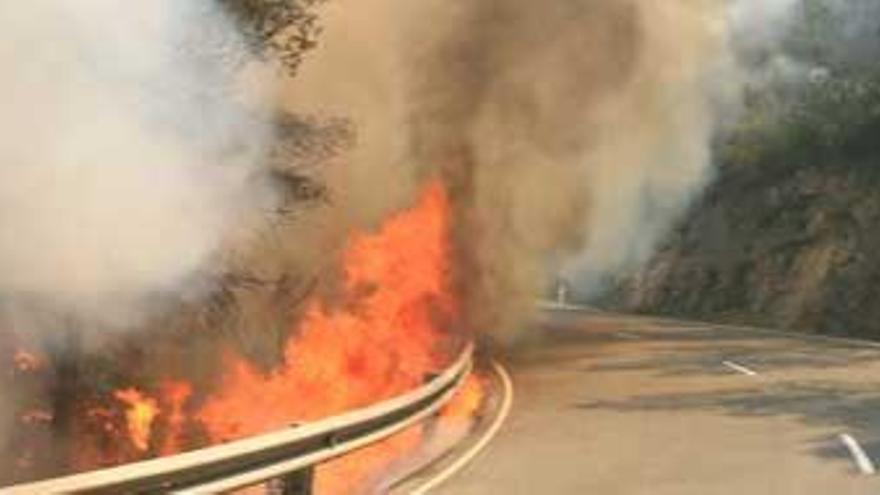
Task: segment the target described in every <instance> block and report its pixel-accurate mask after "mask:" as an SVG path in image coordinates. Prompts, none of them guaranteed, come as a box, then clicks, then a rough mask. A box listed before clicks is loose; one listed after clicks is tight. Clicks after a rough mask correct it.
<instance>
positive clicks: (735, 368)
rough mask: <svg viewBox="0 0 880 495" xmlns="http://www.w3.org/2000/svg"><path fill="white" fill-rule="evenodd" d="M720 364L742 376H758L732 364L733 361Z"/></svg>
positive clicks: (741, 366)
mask: <svg viewBox="0 0 880 495" xmlns="http://www.w3.org/2000/svg"><path fill="white" fill-rule="evenodd" d="M721 364H723V365H724V366H727V367H728V368H730V369H732V370H734V371H736V372H739V373H742V374H743V375H748V376H758V372H757V371H754V370H750V369H748V368H746V367H745V366H743V365H741V364H737V363H734V362H733V361H724V362H722V363H721Z"/></svg>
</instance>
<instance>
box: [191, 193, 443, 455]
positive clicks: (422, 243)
mask: <svg viewBox="0 0 880 495" xmlns="http://www.w3.org/2000/svg"><path fill="white" fill-rule="evenodd" d="M447 212H448V202H447V199H446V195H445V192H444V190H443V187H442V186H441V185H440V184H439V183H437V184H432V185H431V186H430V187H429V188H428V189H427V190H426V192H425V194H424V195H423V197H422V199H421V201H420V202H419V204H418V205H417V206H416V207H415V208H414V209H412V210H410V211H406V212H402V213H399V214H397V215H396V216H394V217H392V218H391V219H390V220H388V221H387V222H386V223H385V225H384V226H383V227H382V228H381V229H380V230H379V232H377V233H376V234H373V235H364V234H361V235H356V236H355V237H354V238H353V240H352V243H351V245H350V247H349V249H348V250H347V251H346V252H345V254H344V263H345V287H344V294H343V298H344V300H345V303H346V304H344V305H342V306H339V307H329V306H328V305H327V304H326V303H324V302H323V301H321V300H313V301H311V302H310V303H309V304H308V309H307V311H306V315H305V317H304V319H303V321H302V322H301V324H300V326H299V328H298V330H297V331H296V332H295V335H296V336H295V337H294V338H292V339H291V340H290V341H289V342H288V343H287V345H286V348H285V354H284V357H285V359H284V366H282V367H281V368H280V369H277V370H275V371H273V372H272V373H270V374H268V375H264V374H261V373H259V372H258V371H256V370H255V369H254V368H253V367H252V366H251V365H250V364H249V363H248V362H247V361H245V360H243V359H240V358H235V357H230V358H229V365H228V373H227V376H226V377H225V379H224V382H223V387H222V390H221V391H220V393H219V394H217V395H216V396H213V397H211V398H210V399H209V400H208V401H207V402H206V403H205V404H204V406H203V407H202V409H201V410H200V411H199V413H198V417H199V419H200V420H201V422H202V423H203V424H204V426H205V428H206V429H207V431H208V433H209V435H210V437H211V438H212V439H213V440H215V441H225V440H229V439H233V438H239V437H242V436H245V435H251V434H254V433H258V432H262V431H265V430H267V429H271V428H277V427H281V426H284V425H287V424H289V423H291V422H294V421H310V420H314V419H318V418H321V417H325V416H328V415H331V414H336V413H340V412H343V411H346V410H348V409H351V408H355V407H359V406H364V405H366V404H369V403H373V402H376V401H378V400H381V399H383V398H387V397H391V396H394V395H396V394H399V393H401V392H404V391H406V390H409V389H412V388H414V387H417V386H419V385H420V384H422V383H423V381H424V379H425V376H426V374H427V373H429V372H431V371H434V370H436V369H438V367H440V366H441V365H442V358H443V356H442V354H441V352H440V351H441V349H440V348H439V344H440V343H441V337H442V336H443V333H444V330H445V328H444V326H443V321H444V318H445V319H446V320H447V321H448V320H449V319H450V318H452V317H453V315H454V311H455V310H454V301H453V299H452V297H451V296H450V295H449V293H448V266H447V258H448V257H447V238H446V236H447V218H446V215H447Z"/></svg>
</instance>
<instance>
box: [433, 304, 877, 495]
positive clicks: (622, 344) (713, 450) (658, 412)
mask: <svg viewBox="0 0 880 495" xmlns="http://www.w3.org/2000/svg"><path fill="white" fill-rule="evenodd" d="M537 327H538V328H536V329H535V330H534V331H533V334H532V335H531V336H530V340H531V342H530V343H529V345H525V346H523V348H522V349H521V350H520V351H517V352H516V353H515V354H513V355H511V356H509V357H508V359H507V360H506V365H507V367H508V369H509V370H510V372H511V374H512V376H513V381H514V386H515V390H516V402H515V404H514V407H513V409H512V412H511V414H510V416H509V417H508V419H507V422H506V423H505V424H504V426H503V428H502V429H501V431H500V433H499V434H498V436H497V437H496V438H495V439H494V441H493V442H492V443H491V444H490V445H489V446H488V448H486V450H484V451H483V452H482V453H481V454H480V455H479V456H478V457H477V458H476V459H475V460H474V461H473V462H472V463H470V464H469V465H467V466H466V467H465V468H464V469H463V470H461V471H460V472H458V473H457V474H456V475H455V476H454V477H452V478H451V479H450V480H449V481H448V482H446V483H444V484H443V485H441V486H440V487H439V488H437V489H435V490H433V491H431V493H432V494H438V495H441V494H442V495H492V494H505V495H518V494H521V495H545V494H577V495H581V494H596V495H626V494H650V495H667V494H669V495H671V494H675V495H689V494H693V495H712V494H749V495H756V494H774V495H778V494H792V495H803V494H822V495H826V494H827V495H846V494H872V495H877V494H880V476H877V475H872V474H870V473H871V471H872V470H873V468H874V465H873V463H874V462H878V461H880V348H875V347H870V346H856V345H847V344H844V343H833V342H827V341H817V340H806V339H801V338H798V337H796V336H790V337H789V336H784V335H773V334H763V333H755V332H751V331H746V330H742V329H730V328H726V327H716V326H711V325H705V324H695V323H683V322H675V321H664V320H657V319H654V320H652V319H647V318H634V317H620V316H609V315H599V314H588V313H582V312H576V311H557V312H552V313H548V314H547V315H546V316H545V317H544V318H542V321H541V322H540V324H539V325H537Z"/></svg>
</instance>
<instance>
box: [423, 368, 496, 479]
mask: <svg viewBox="0 0 880 495" xmlns="http://www.w3.org/2000/svg"><path fill="white" fill-rule="evenodd" d="M492 366H493V368H494V369H495V372H496V373H497V374H498V376H499V377H501V383H502V387H503V391H502V393H503V394H504V398H503V399H502V402H501V408H500V410H499V412H498V415H497V416H496V417H495V421H494V422H493V423H492V425H491V426H489V429H488V430H487V431H486V434H485V435H483V437H482V438H480V440H479V441H478V442H477V443H476V444H475V445H474V446H473V447H471V448H470V449H469V450H468V451H467V452H465V453H464V454H463V455H462V456H461V457H459V458H458V459H456V461H455V462H454V463H452V464H451V465H450V466H449V467H447V468H446V469H444V470H443V472H441V473H440V474H438V475H437V476H435V477H434V478H432V479H431V480H429V481H428V482H426V483H425V484H424V485H422V486H420V487H418V488H416V489H415V490H413V491H412V492H410V495H426V494H427V493H428V492H430V491H431V490H433V489H434V488H437V487H438V486H440V485H441V484H443V483H445V482H446V481H447V480H449V478H451V477H453V476H454V475H455V474H456V473H458V472H459V471H461V469H462V468H464V467H465V466H466V465H467V464H468V463H469V462H471V461H472V460H473V459H474V457H476V456H477V455H478V454H479V453H480V452H482V451H483V449H484V448H486V446H487V445H489V442H491V441H492V439H493V438H495V435H497V434H498V431H499V430H500V429H501V425H502V424H504V420H505V419H507V416H508V415H509V414H510V409H511V407H512V406H513V380H511V379H510V375H509V374H508V373H507V371H506V370H505V369H504V368H503V367H502V366H501V365H500V364H498V363H497V362H493V363H492Z"/></svg>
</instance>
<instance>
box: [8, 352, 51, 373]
mask: <svg viewBox="0 0 880 495" xmlns="http://www.w3.org/2000/svg"><path fill="white" fill-rule="evenodd" d="M12 360H13V363H15V367H16V368H17V369H18V370H19V371H21V372H25V373H26V372H34V371H39V370H40V368H42V366H43V361H42V360H41V359H40V358H38V357H37V356H36V355H35V354H33V353H30V352H28V351H25V350H23V349H19V350H17V351H15V355H14V356H13V357H12Z"/></svg>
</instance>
